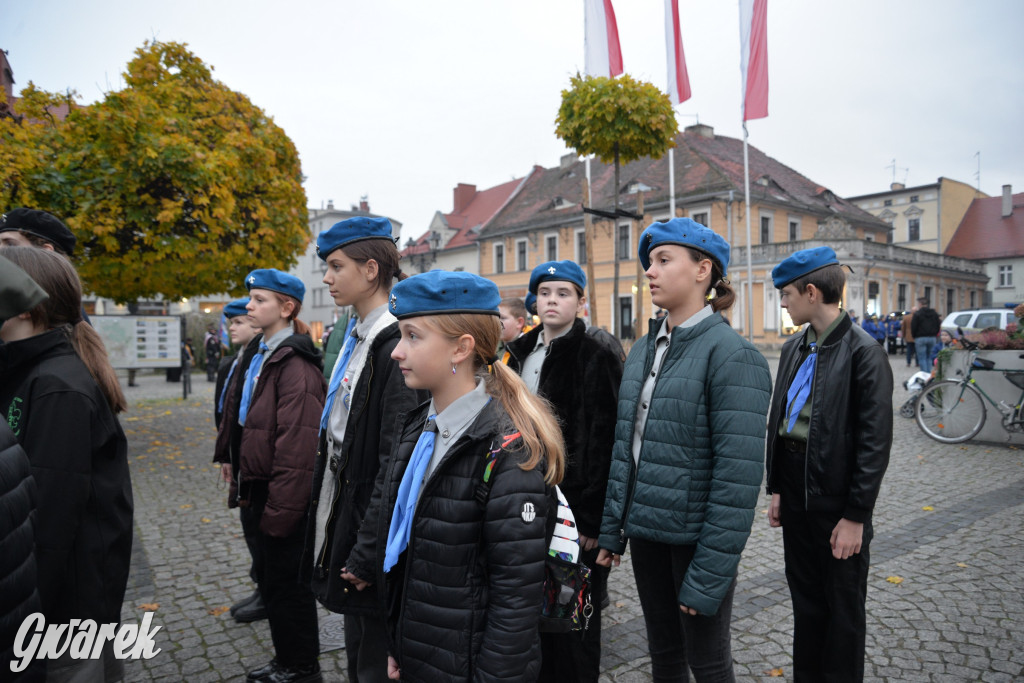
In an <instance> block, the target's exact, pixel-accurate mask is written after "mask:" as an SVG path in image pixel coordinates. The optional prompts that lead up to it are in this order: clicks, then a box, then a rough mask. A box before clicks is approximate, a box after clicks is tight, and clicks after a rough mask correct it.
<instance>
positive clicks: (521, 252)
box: [516, 240, 530, 271]
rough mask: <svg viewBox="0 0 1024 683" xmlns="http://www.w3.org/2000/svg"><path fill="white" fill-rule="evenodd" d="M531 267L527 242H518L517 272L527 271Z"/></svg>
mask: <svg viewBox="0 0 1024 683" xmlns="http://www.w3.org/2000/svg"><path fill="white" fill-rule="evenodd" d="M529 265H530V264H529V261H528V260H527V258H526V240H516V270H518V271H523V270H527V269H528V268H529Z"/></svg>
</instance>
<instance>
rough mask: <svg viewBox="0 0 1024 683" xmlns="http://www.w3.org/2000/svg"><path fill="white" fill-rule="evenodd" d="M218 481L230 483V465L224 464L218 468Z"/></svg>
mask: <svg viewBox="0 0 1024 683" xmlns="http://www.w3.org/2000/svg"><path fill="white" fill-rule="evenodd" d="M220 480H221V481H223V482H230V481H231V463H229V462H226V463H224V464H223V465H221V466H220Z"/></svg>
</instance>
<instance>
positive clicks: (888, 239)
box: [885, 224, 896, 244]
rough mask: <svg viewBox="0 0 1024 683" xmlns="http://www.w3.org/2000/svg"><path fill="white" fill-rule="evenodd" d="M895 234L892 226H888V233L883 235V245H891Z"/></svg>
mask: <svg viewBox="0 0 1024 683" xmlns="http://www.w3.org/2000/svg"><path fill="white" fill-rule="evenodd" d="M895 232H896V230H895V229H894V228H893V227H892V224H890V225H889V231H888V232H887V233H885V243H886V244H892V239H893V234H894V233H895Z"/></svg>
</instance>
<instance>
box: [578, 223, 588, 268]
mask: <svg viewBox="0 0 1024 683" xmlns="http://www.w3.org/2000/svg"><path fill="white" fill-rule="evenodd" d="M576 263H578V264H580V265H581V266H585V265H587V231H586V230H577V231H576Z"/></svg>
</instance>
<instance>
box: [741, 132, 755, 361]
mask: <svg viewBox="0 0 1024 683" xmlns="http://www.w3.org/2000/svg"><path fill="white" fill-rule="evenodd" d="M743 196H744V199H745V201H746V211H745V212H744V213H746V216H747V299H748V301H747V340H749V341H750V342H751V343H753V341H754V279H753V267H752V266H751V256H750V251H751V249H752V248H753V246H752V244H751V241H750V156H749V154H748V153H747V122H746V121H744V122H743Z"/></svg>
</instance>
